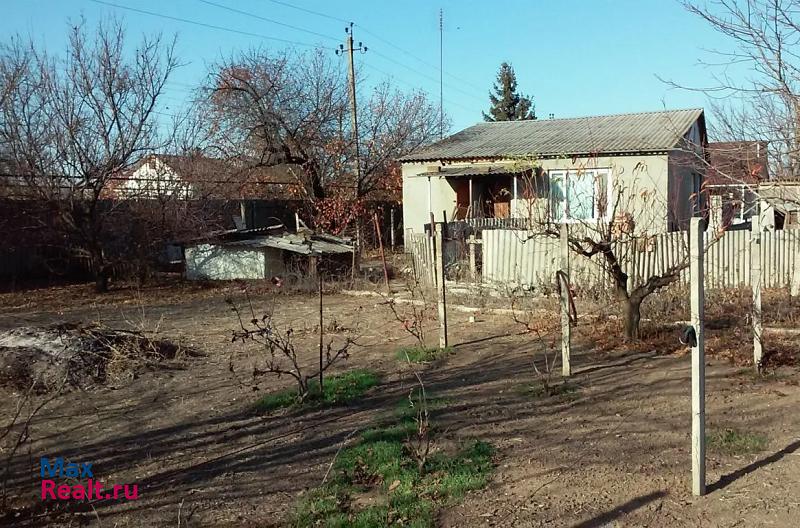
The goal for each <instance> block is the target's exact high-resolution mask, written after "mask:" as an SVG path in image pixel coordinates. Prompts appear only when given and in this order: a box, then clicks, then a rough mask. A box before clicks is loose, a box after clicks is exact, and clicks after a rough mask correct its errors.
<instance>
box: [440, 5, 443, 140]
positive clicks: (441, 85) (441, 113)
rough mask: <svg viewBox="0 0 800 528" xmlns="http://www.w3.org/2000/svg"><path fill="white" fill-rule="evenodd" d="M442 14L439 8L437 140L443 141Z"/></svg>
mask: <svg viewBox="0 0 800 528" xmlns="http://www.w3.org/2000/svg"><path fill="white" fill-rule="evenodd" d="M443 22H444V13H443V12H442V8H441V7H440V8H439V139H444V23H443Z"/></svg>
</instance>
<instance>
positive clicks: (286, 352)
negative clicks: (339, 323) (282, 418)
mask: <svg viewBox="0 0 800 528" xmlns="http://www.w3.org/2000/svg"><path fill="white" fill-rule="evenodd" d="M227 302H228V304H229V305H230V306H231V310H233V312H234V314H236V318H237V319H238V321H239V328H238V329H235V330H233V332H232V338H231V340H232V341H233V342H237V341H238V342H240V343H242V344H246V343H248V342H251V343H255V344H257V345H259V346H260V347H261V348H262V349H263V351H264V355H263V357H262V358H261V359H263V363H262V365H261V366H254V367H253V378H258V377H260V376H264V375H267V374H271V375H274V376H277V377H278V378H280V377H281V376H284V375H286V376H290V377H291V378H293V379H294V380H295V382H296V383H297V399H298V401H301V402H302V401H305V400H306V399H307V398H308V397H309V396H310V395H311V393H312V392H311V391H312V389H313V388H314V387H315V386H316V387H318V388H319V390H320V393H321V392H322V387H321V386H320V385H319V383H317V384H316V385H315V384H314V383H315V380H319V379H320V374H321V373H323V372H325V371H326V370H328V368H330V367H331V366H333V365H334V364H335V363H336V362H338V361H339V360H340V359H346V358H348V357H349V353H350V349H351V348H352V347H353V345H355V344H356V342H355V340H354V338H353V337H351V336H349V335H348V336H346V337H345V338H344V340H343V341H342V342H340V343H338V344H336V345H334V340H333V339H331V340H329V341H328V343H327V344H326V346H325V348H324V357H320V363H319V366H318V367H316V370H314V368H315V367H307V366H306V365H305V364H304V362H303V359H302V358H301V357H300V354H301V352H300V351H298V349H297V346H296V342H295V337H296V336H295V330H294V328H292V327H291V326H287V327H285V328H280V327H279V326H278V325H277V324H276V323H275V320H274V319H273V317H272V315H273V314H272V309H271V310H270V311H269V312H267V313H265V314H263V315H262V316H261V317H257V316H256V314H255V312H254V311H253V309H252V306H251V309H250V316H251V318H250V319H249V320H245V319H244V318H243V317H242V314H241V312H240V311H239V309H238V308H237V307H236V305H235V304H234V303H233V301H231V300H228V301H227ZM274 306H275V303H274V299H273V303H272V307H273V309H274ZM320 339H321V338H320ZM320 347H322V341H320ZM321 353H322V352H321ZM232 368H233V367H232V366H231V369H232Z"/></svg>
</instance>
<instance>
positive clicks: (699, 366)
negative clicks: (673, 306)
mask: <svg viewBox="0 0 800 528" xmlns="http://www.w3.org/2000/svg"><path fill="white" fill-rule="evenodd" d="M703 249H704V248H703V224H702V218H696V217H695V218H692V219H691V221H690V224H689V258H690V262H689V277H690V281H689V286H690V289H689V296H690V302H689V304H690V305H691V325H692V328H693V329H694V336H693V337H694V339H692V340H690V342H691V344H692V345H693V346H692V494H693V495H698V496H699V495H705V493H706V359H705V343H704V340H703V333H704V331H703V319H704V313H703V312H704V306H705V298H704V295H705V292H704V288H703V278H704V271H703Z"/></svg>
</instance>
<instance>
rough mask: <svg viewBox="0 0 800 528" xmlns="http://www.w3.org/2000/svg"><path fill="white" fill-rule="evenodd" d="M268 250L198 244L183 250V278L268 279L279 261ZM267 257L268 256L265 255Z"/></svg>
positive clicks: (281, 262)
mask: <svg viewBox="0 0 800 528" xmlns="http://www.w3.org/2000/svg"><path fill="white" fill-rule="evenodd" d="M273 253H275V250H270V249H269V248H257V249H247V248H234V247H226V246H218V245H213V244H200V245H197V246H190V247H187V248H186V251H185V254H186V278H187V279H190V280H198V279H206V280H234V279H245V280H255V279H264V278H268V277H271V276H272V275H273V274H274V273H275V269H274V268H275V267H276V265H277V263H278V262H280V264H281V267H282V265H283V261H282V260H280V258H279V257H280V255H277V257H276V256H275V255H273ZM268 255H269V256H268Z"/></svg>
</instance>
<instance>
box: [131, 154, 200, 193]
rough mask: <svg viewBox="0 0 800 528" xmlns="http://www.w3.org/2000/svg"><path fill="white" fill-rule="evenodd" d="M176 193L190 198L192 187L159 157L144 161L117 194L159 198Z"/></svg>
mask: <svg viewBox="0 0 800 528" xmlns="http://www.w3.org/2000/svg"><path fill="white" fill-rule="evenodd" d="M176 193H178V195H179V196H180V197H181V198H189V197H191V194H192V189H191V186H190V185H187V184H185V183H183V181H181V178H180V177H179V176H178V175H177V174H176V173H175V171H174V170H173V169H172V168H171V167H170V166H169V165H167V164H166V163H164V162H163V161H162V160H161V159H159V158H157V157H151V158H149V159H147V160H146V161H144V163H142V164H141V166H140V167H139V168H137V169H136V170H135V171H133V173H132V174H131V177H130V178H128V179H126V180H125V181H124V182H123V183H122V185H120V186H119V188H118V189H117V194H118V195H120V196H122V197H126V198H158V197H165V196H173V195H175V194H176Z"/></svg>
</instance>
